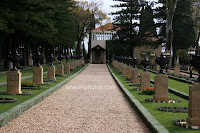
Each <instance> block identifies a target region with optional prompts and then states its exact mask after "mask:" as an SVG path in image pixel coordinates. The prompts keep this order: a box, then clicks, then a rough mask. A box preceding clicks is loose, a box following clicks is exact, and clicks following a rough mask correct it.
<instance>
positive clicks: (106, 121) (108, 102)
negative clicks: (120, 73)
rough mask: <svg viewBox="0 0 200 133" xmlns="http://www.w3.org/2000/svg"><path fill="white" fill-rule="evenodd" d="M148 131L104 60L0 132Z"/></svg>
mask: <svg viewBox="0 0 200 133" xmlns="http://www.w3.org/2000/svg"><path fill="white" fill-rule="evenodd" d="M72 132H74V133H108V132H109V133H119V132H120V133H122V132H123V133H125V132H126V133H127V132H129V133H149V132H150V130H149V129H148V128H147V127H146V126H145V125H144V123H143V122H142V120H141V119H140V118H139V116H138V115H137V114H136V112H135V111H134V110H133V109H132V108H131V106H130V104H129V103H128V101H127V100H126V98H124V97H123V94H122V92H120V90H119V88H118V86H117V85H116V83H115V82H114V79H113V78H112V76H111V75H110V73H109V71H108V69H107V67H106V65H105V64H90V65H89V66H88V67H87V68H86V69H85V70H84V71H83V72H82V73H80V74H79V75H78V76H77V77H75V78H74V79H73V80H71V81H70V82H68V83H67V84H66V85H64V86H63V87H62V88H60V89H59V90H58V91H56V92H55V93H54V94H52V95H51V96H49V97H48V98H46V99H45V100H43V101H42V102H40V103H38V104H37V105H35V106H34V107H32V108H30V109H29V110H27V111H26V112H24V113H23V114H22V115H20V116H19V117H17V118H16V119H14V120H13V121H11V122H10V123H8V124H7V125H6V126H4V127H2V128H1V129H0V133H72Z"/></svg>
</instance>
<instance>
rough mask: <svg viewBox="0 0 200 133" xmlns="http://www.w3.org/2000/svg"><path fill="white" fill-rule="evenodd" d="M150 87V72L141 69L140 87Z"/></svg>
mask: <svg viewBox="0 0 200 133" xmlns="http://www.w3.org/2000/svg"><path fill="white" fill-rule="evenodd" d="M147 88H150V73H149V72H148V71H143V72H142V73H141V74H140V89H141V90H143V89H147Z"/></svg>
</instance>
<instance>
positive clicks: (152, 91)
mask: <svg viewBox="0 0 200 133" xmlns="http://www.w3.org/2000/svg"><path fill="white" fill-rule="evenodd" d="M141 93H142V94H146V95H153V94H154V88H146V89H143V90H142V92H141Z"/></svg>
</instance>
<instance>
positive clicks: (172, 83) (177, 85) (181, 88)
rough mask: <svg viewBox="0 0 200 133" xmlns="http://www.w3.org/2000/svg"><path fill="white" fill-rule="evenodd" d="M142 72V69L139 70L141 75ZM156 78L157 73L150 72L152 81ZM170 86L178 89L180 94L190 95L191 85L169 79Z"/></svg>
mask: <svg viewBox="0 0 200 133" xmlns="http://www.w3.org/2000/svg"><path fill="white" fill-rule="evenodd" d="M142 71H143V70H142V69H138V73H141V72H142ZM155 76H156V74H155V73H151V72H150V78H151V80H154V77H155ZM168 86H169V87H171V88H174V89H176V90H178V91H180V92H184V93H186V94H189V86H190V84H188V83H184V82H180V81H177V80H174V79H169V78H168Z"/></svg>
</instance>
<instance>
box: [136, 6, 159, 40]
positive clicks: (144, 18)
mask: <svg viewBox="0 0 200 133" xmlns="http://www.w3.org/2000/svg"><path fill="white" fill-rule="evenodd" d="M153 19H154V16H153V10H152V9H151V7H150V6H149V5H148V4H146V5H145V6H143V7H142V11H141V15H140V29H139V33H138V34H139V35H142V36H143V35H144V34H145V33H146V32H150V34H153V35H156V34H157V33H156V27H155V22H154V20H153Z"/></svg>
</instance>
